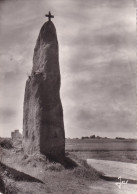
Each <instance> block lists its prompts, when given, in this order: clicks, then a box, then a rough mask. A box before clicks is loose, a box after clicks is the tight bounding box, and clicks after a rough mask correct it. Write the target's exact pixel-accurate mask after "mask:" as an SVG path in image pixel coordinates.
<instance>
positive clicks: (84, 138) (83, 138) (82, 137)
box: [81, 137, 89, 139]
mask: <svg viewBox="0 0 137 194" xmlns="http://www.w3.org/2000/svg"><path fill="white" fill-rule="evenodd" d="M81 139H89V137H81Z"/></svg>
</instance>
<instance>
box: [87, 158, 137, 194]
mask: <svg viewBox="0 0 137 194" xmlns="http://www.w3.org/2000/svg"><path fill="white" fill-rule="evenodd" d="M87 162H88V164H90V165H92V167H94V168H95V169H97V170H99V171H102V172H103V173H104V174H105V175H107V176H109V177H117V178H118V177H119V176H121V181H122V178H125V179H127V180H128V179H132V180H137V164H132V163H125V162H116V161H105V160H96V159H87ZM116 183H120V180H119V179H117V182H109V181H108V182H103V183H102V182H99V183H98V185H97V187H96V186H95V187H94V186H93V185H92V186H91V187H90V188H91V193H92V190H94V193H95V194H100V193H104V194H107V193H108V194H137V184H129V183H128V182H127V184H121V186H120V185H119V186H120V188H119V187H118V185H116ZM95 190H96V191H95ZM99 191H100V192H99Z"/></svg>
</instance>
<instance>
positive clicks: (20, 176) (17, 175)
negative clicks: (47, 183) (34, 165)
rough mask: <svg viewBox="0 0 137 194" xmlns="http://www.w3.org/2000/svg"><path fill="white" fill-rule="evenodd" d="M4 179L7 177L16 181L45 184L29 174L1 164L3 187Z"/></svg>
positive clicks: (1, 182) (0, 179)
mask: <svg viewBox="0 0 137 194" xmlns="http://www.w3.org/2000/svg"><path fill="white" fill-rule="evenodd" d="M3 177H7V178H10V179H13V180H15V181H27V182H37V183H43V182H42V181H41V180H39V179H37V178H35V177H32V176H30V175H28V174H25V173H23V172H20V171H18V170H15V169H13V168H10V167H8V166H6V165H5V164H3V163H2V162H0V184H1V185H3V180H2V178H3Z"/></svg>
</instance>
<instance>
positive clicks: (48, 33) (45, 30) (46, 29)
mask: <svg viewBox="0 0 137 194" xmlns="http://www.w3.org/2000/svg"><path fill="white" fill-rule="evenodd" d="M40 35H41V37H43V38H44V39H45V40H46V39H53V37H56V28H55V25H54V23H53V22H52V21H47V22H45V23H44V24H43V26H42V28H41V30H40Z"/></svg>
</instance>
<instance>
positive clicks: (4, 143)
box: [0, 138, 13, 149]
mask: <svg viewBox="0 0 137 194" xmlns="http://www.w3.org/2000/svg"><path fill="white" fill-rule="evenodd" d="M0 146H1V147H2V148H5V149H11V148H13V143H12V140H11V139H10V138H0Z"/></svg>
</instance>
